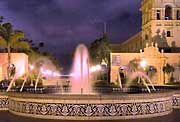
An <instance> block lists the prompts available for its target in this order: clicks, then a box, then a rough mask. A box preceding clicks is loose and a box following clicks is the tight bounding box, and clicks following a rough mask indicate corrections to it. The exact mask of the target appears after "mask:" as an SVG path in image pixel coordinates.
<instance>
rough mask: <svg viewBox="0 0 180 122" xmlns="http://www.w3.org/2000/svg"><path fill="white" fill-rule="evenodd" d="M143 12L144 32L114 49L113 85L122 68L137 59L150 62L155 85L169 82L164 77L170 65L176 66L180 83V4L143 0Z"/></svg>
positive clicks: (171, 0)
mask: <svg viewBox="0 0 180 122" xmlns="http://www.w3.org/2000/svg"><path fill="white" fill-rule="evenodd" d="M140 10H141V12H142V31H141V32H139V33H137V34H136V35H134V36H133V37H131V38H129V39H128V40H126V41H124V42H123V43H121V44H112V45H111V48H112V53H111V74H110V75H111V82H115V83H116V82H117V79H118V73H119V72H120V71H121V70H122V67H126V66H127V65H128V63H129V62H130V61H132V60H134V59H137V60H146V61H147V67H150V66H152V67H154V68H155V69H156V70H157V73H156V75H155V77H154V79H153V83H154V84H157V85H163V84H165V79H169V78H168V77H167V76H165V74H164V73H163V67H164V66H165V65H166V64H171V65H173V67H174V68H175V72H174V73H173V77H174V80H175V81H180V0H142V4H141V9H140ZM120 69H121V70H120ZM166 81H167V80H166Z"/></svg>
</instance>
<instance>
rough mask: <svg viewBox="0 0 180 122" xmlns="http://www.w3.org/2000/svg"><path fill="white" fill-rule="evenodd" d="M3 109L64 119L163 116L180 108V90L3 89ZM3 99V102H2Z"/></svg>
mask: <svg viewBox="0 0 180 122" xmlns="http://www.w3.org/2000/svg"><path fill="white" fill-rule="evenodd" d="M0 96H1V97H0V110H8V111H9V112H11V113H13V114H15V115H20V116H26V117H33V118H43V119H61V120H117V119H134V118H146V117H155V116H162V115H166V114H169V113H171V112H172V110H173V106H174V107H176V108H180V102H179V101H180V93H174V92H168V93H153V94H124V95H68V94H67V95H65V94H64V95H57V94H56V95H55V94H25V93H8V94H7V93H1V95H0ZM2 101H3V102H2Z"/></svg>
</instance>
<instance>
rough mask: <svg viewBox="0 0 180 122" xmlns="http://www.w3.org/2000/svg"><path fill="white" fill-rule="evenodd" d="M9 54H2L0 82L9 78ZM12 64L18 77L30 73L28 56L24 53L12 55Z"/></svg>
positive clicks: (0, 54) (0, 55)
mask: <svg viewBox="0 0 180 122" xmlns="http://www.w3.org/2000/svg"><path fill="white" fill-rule="evenodd" d="M7 56H8V55H7V53H0V80H3V79H5V78H7V66H8V61H7ZM11 63H12V64H14V65H15V67H16V77H20V76H22V75H23V74H24V73H26V72H27V71H28V56H27V55H26V54H24V53H11Z"/></svg>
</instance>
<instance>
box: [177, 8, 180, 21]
mask: <svg viewBox="0 0 180 122" xmlns="http://www.w3.org/2000/svg"><path fill="white" fill-rule="evenodd" d="M176 18H177V20H180V10H177V13H176Z"/></svg>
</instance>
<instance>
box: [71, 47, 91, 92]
mask: <svg viewBox="0 0 180 122" xmlns="http://www.w3.org/2000/svg"><path fill="white" fill-rule="evenodd" d="M71 73H72V74H74V75H73V77H72V78H71V79H70V81H71V93H72V94H90V93H91V84H90V82H89V77H90V75H89V54H88V49H87V48H86V46H85V45H83V44H80V45H78V47H77V48H76V50H75V55H74V61H73V67H72V70H71Z"/></svg>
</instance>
